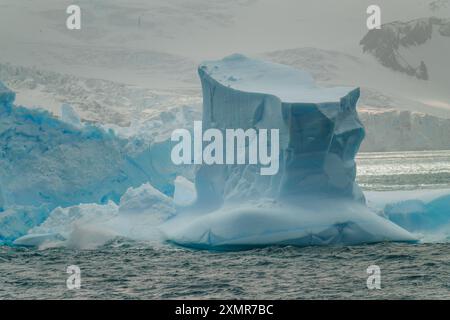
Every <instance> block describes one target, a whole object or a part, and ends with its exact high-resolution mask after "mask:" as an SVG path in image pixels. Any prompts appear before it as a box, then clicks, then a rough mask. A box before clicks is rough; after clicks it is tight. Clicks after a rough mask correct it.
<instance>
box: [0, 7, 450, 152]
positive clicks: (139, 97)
mask: <svg viewBox="0 0 450 320" xmlns="http://www.w3.org/2000/svg"><path fill="white" fill-rule="evenodd" d="M77 3H78V4H79V5H80V7H81V9H82V29H81V30H75V31H73V30H72V31H71V30H67V29H66V27H65V19H66V17H67V14H66V13H65V10H66V8H67V6H68V5H69V4H72V3H71V1H59V0H41V1H39V4H37V3H30V2H23V1H11V0H0V16H1V19H0V43H2V49H1V52H0V81H4V82H5V83H6V84H7V85H8V86H9V87H10V88H11V89H13V90H14V91H15V92H17V100H16V101H17V103H19V104H22V105H25V106H30V107H32V106H40V107H42V108H45V109H48V110H50V111H51V112H52V113H54V114H56V115H59V110H60V105H61V104H62V103H69V104H71V105H72V106H73V107H74V109H75V110H76V112H77V113H78V114H79V115H80V116H81V118H82V119H84V120H87V121H95V122H99V123H102V124H108V125H119V126H122V127H126V126H129V125H131V124H132V123H133V125H137V126H138V127H139V128H141V129H142V128H145V127H148V126H149V123H150V121H149V120H150V119H156V118H160V117H167V116H168V115H170V114H177V112H175V111H174V112H173V109H176V110H178V109H179V108H180V107H182V106H187V109H186V110H189V111H188V112H191V113H193V114H194V117H195V116H198V115H199V114H200V112H201V111H200V110H201V109H200V106H201V95H200V83H199V80H198V77H197V73H196V67H197V65H198V63H200V61H202V60H205V59H208V58H219V57H223V56H225V55H227V54H230V53H233V52H241V53H244V54H247V55H250V56H256V57H263V58H264V59H267V60H271V61H274V62H279V63H283V64H287V65H290V66H293V67H297V68H301V69H305V70H306V71H309V72H310V73H311V74H312V75H313V76H314V78H315V80H316V81H317V82H318V83H319V84H320V85H324V86H335V85H345V86H358V87H361V99H360V102H359V106H358V110H359V111H360V112H361V113H362V116H361V117H362V118H363V120H364V119H366V120H365V121H366V124H367V126H368V132H369V133H370V134H371V135H372V134H373V135H375V137H374V139H372V141H373V142H372V143H370V145H368V144H367V142H366V144H365V145H363V150H384V149H386V150H395V149H398V148H401V149H404V148H411V149H421V148H423V149H432V148H443V147H445V146H446V144H445V141H447V140H450V139H447V138H448V137H447V136H445V135H443V133H445V131H444V132H441V131H433V130H431V131H430V132H426V131H423V130H426V128H432V127H433V123H442V125H441V126H444V127H445V124H446V121H445V120H436V119H438V118H439V119H449V118H450V90H448V83H449V77H450V76H449V72H448V67H447V66H448V61H447V60H448V56H449V53H450V48H449V44H450V38H449V37H448V36H446V35H447V34H448V30H447V28H448V27H446V26H447V25H448V24H447V23H448V19H449V18H450V6H449V4H448V1H446V0H437V1H436V0H434V1H422V0H397V1H389V0H380V1H378V4H379V5H380V7H381V10H382V22H383V28H382V29H381V30H380V32H378V33H377V32H368V30H367V27H366V23H365V22H366V18H367V14H366V8H367V6H368V5H369V4H372V3H371V1H368V0H367V1H365V0H363V1H360V0H344V1H341V2H340V3H341V5H340V6H336V4H335V1H333V0H323V1H312V0H303V1H298V0H283V1H276V2H275V1H262V0H233V1H227V2H226V3H224V2H223V1H218V0H214V1H204V0H167V1H166V0H164V1H163V0H152V1H145V0H132V1H127V2H126V3H124V2H123V1H119V0H108V1H107V0H97V1H88V0H80V1H78V2H77ZM423 17H426V18H423ZM432 17H434V18H432ZM446 21H447V22H446ZM430 25H431V29H432V30H431V33H426V32H429V31H430ZM424 32H425V37H424V38H423V39H426V41H423V39H422V38H421V35H422V34H423V33H424ZM411 34H412V35H411ZM392 35H396V36H395V37H394V38H395V39H397V40H395V41H394V44H392V46H391V47H388V48H387V49H386V50H387V51H388V52H392V50H394V49H395V48H396V45H395V43H397V42H398V49H395V53H394V55H393V57H394V61H397V62H398V63H399V64H400V66H403V67H405V68H406V70H414V74H413V75H412V76H411V75H408V74H407V73H405V72H399V71H395V70H393V69H392V68H389V67H386V66H384V65H383V64H382V63H380V61H381V62H383V61H387V62H385V64H386V63H388V62H389V54H387V55H386V56H387V57H388V58H386V57H385V56H384V55H383V54H382V53H383V50H381V53H379V52H380V49H379V47H380V46H381V47H383V45H384V42H385V41H387V42H389V39H390V37H391V36H392ZM416 38H417V39H416ZM362 39H363V41H362ZM364 39H365V40H364ZM368 39H369V40H370V39H375V40H371V41H369V40H368ZM360 41H362V43H363V45H361V44H360ZM419 43H420V44H419ZM377 48H378V49H377ZM393 48H394V49H393ZM364 50H365V53H364ZM380 57H381V58H380ZM399 57H402V59H400V58H399ZM380 59H382V60H380ZM403 59H404V60H405V61H407V64H404V63H403ZM421 61H423V62H424V63H423V65H424V67H423V68H421V69H422V70H426V72H425V71H419V69H420V65H421ZM402 63H403V64H402ZM394 65H395V62H394ZM408 66H410V68H408ZM409 72H410V73H411V71H409ZM417 72H419V73H417ZM420 72H422V73H420ZM416 73H417V74H416ZM425 74H427V75H428V80H422V79H419V78H423V76H421V75H425ZM417 75H419V78H418V77H417ZM405 112H406V113H405ZM400 114H402V115H403V116H401V117H403V118H401V119H400ZM405 114H409V115H408V116H407V117H406V118H407V119H420V123H422V122H425V123H429V125H426V126H422V127H421V126H416V125H415V124H414V123H418V122H419V120H417V121H413V120H411V121H412V122H411V123H410V124H407V125H406V124H405V123H406V122H405V118H404V117H405ZM423 114H426V115H427V116H423ZM169 117H170V116H169ZM384 118H385V119H388V120H389V121H382V120H381V119H384ZM378 119H379V120H380V121H378ZM431 119H433V120H431ZM388 122H390V124H389V126H391V125H394V126H402V127H398V130H395V129H392V134H393V135H392V136H391V137H392V139H390V141H391V140H393V141H392V142H390V143H389V147H387V146H386V147H384V146H382V145H380V144H381V143H382V141H383V139H381V137H382V132H386V131H387V129H390V127H389V128H386V126H387V124H386V123H388ZM177 124H178V123H177ZM186 125H188V124H186ZM408 128H411V129H408ZM415 129H417V130H419V131H418V133H417V135H418V136H421V137H427V138H426V139H416V140H414V139H413V138H411V139H405V138H404V136H405V134H404V133H402V134H400V132H405V130H411V132H409V133H408V134H407V136H408V137H409V136H410V137H414V130H415ZM420 130H422V131H420ZM132 131H133V130H131V129H130V130H128V132H132ZM437 132H438V133H437ZM435 134H437V136H435ZM400 135H402V137H403V138H401V137H400ZM369 138H370V137H369ZM413 140H414V141H413ZM374 141H379V142H377V143H375V142H374ZM419 141H421V142H420V143H419Z"/></svg>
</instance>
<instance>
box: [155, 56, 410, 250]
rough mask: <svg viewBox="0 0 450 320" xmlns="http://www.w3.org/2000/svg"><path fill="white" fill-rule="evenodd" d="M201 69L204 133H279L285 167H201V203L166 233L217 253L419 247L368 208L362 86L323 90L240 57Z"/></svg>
mask: <svg viewBox="0 0 450 320" xmlns="http://www.w3.org/2000/svg"><path fill="white" fill-rule="evenodd" d="M198 72H199V75H200V79H201V83H202V89H203V127H204V128H203V129H209V128H215V129H219V130H221V131H222V132H225V130H226V129H239V128H240V129H243V130H247V129H251V128H253V129H255V130H259V129H273V128H276V129H278V130H279V135H280V155H279V157H280V159H279V163H280V170H279V171H278V173H277V174H275V175H272V176H262V175H260V174H259V172H260V170H259V169H260V165H258V164H257V165H255V164H252V165H201V166H200V168H199V170H198V172H197V176H196V180H195V187H196V191H197V200H196V203H195V204H194V205H193V206H191V207H189V208H186V209H185V210H184V212H182V213H180V214H179V215H177V216H176V217H175V218H173V219H171V220H169V221H168V222H167V223H166V224H165V225H164V226H163V227H162V228H163V230H164V232H165V233H166V235H167V238H168V239H169V240H170V241H173V242H175V243H178V244H182V245H186V246H192V247H201V248H217V249H227V248H236V247H246V246H258V245H268V244H292V245H321V244H333V243H335V244H336V243H339V244H355V243H365V242H378V241H385V240H392V241H414V237H413V236H412V235H411V234H410V233H409V232H407V231H406V230H404V229H402V228H400V227H398V226H396V225H394V224H393V223H392V222H390V221H388V220H387V219H384V218H382V217H380V216H378V215H377V214H376V213H374V212H372V211H371V210H369V209H368V208H367V207H366V206H365V198H364V195H363V193H362V191H361V190H360V188H359V186H358V185H357V184H356V183H355V176H356V165H355V155H356V153H357V151H358V149H359V146H360V144H361V141H362V140H363V138H364V128H363V125H362V124H361V122H360V121H359V119H358V115H357V112H356V102H357V100H358V98H359V89H358V88H347V87H336V88H319V87H317V86H316V85H315V83H314V81H313V79H312V78H311V77H310V75H309V74H307V73H305V72H302V71H300V70H296V69H292V68H289V67H287V66H283V65H278V64H273V63H267V62H264V61H259V60H253V59H249V58H247V57H245V56H243V55H239V54H235V55H231V56H229V57H226V58H224V59H223V60H220V61H209V62H205V63H203V64H201V65H200V67H199V69H198Z"/></svg>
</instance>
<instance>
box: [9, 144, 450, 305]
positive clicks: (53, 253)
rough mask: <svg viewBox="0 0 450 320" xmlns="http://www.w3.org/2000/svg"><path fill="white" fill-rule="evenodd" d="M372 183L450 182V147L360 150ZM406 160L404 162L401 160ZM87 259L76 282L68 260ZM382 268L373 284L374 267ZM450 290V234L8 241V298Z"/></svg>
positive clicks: (418, 294)
mask: <svg viewBox="0 0 450 320" xmlns="http://www.w3.org/2000/svg"><path fill="white" fill-rule="evenodd" d="M358 161H359V163H360V168H359V170H358V172H359V177H358V179H359V182H360V183H361V184H362V185H363V186H364V187H365V188H366V189H370V190H385V189H391V190H392V189H394V190H399V189H402V190H405V189H414V188H415V189H417V188H418V187H421V188H434V187H435V188H442V187H449V186H450V179H440V178H436V177H441V176H445V175H447V177H448V175H449V174H450V152H434V153H433V152H427V153H383V154H382V153H377V154H372V155H369V154H362V155H361V156H360V157H359V160H358ZM399 166H400V167H401V169H400V168H399ZM73 264H74V265H77V266H79V267H80V269H81V281H82V282H81V289H79V290H68V289H67V287H66V279H67V277H68V274H67V273H66V268H67V266H69V265H73ZM374 264H375V265H378V266H379V267H380V269H381V289H380V290H368V289H367V286H366V280H367V277H368V274H367V273H366V269H367V267H368V266H370V265H374ZM15 298H20V299H22V298H31V299H47V298H64V299H73V298H75V299H85V298H95V299H119V298H120V299H122V298H125V299H127V298H130V299H159V298H183V299H184V298H221V299H228V298H230V299H231V298H238V299H241V298H249V299H311V298H318V299H331V298H336V299H344V298H352V299H366V298H367V299H376V298H383V299H397V298H400V299H425V298H427V299H437V298H441V299H450V243H444V244H418V245H411V244H396V243H381V244H376V245H363V246H352V247H308V248H294V247H269V248H264V249H255V250H248V251H241V252H227V253H218V252H208V251H193V250H189V249H184V248H178V247H174V246H171V245H165V244H159V245H156V246H155V245H149V244H145V243H138V242H132V241H128V240H125V239H117V240H115V241H113V242H110V243H108V244H107V245H105V246H103V247H101V248H99V249H96V250H85V251H74V250H71V249H66V248H55V249H47V250H42V251H39V250H35V249H28V248H11V247H0V299H15Z"/></svg>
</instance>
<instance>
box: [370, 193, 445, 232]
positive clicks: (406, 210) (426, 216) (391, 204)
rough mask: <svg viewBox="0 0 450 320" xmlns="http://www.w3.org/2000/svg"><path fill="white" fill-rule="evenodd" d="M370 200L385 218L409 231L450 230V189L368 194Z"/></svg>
mask: <svg viewBox="0 0 450 320" xmlns="http://www.w3.org/2000/svg"><path fill="white" fill-rule="evenodd" d="M367 200H368V203H369V205H371V206H373V207H375V208H376V209H377V210H378V211H379V212H380V213H381V214H382V215H384V216H385V217H386V218H388V219H389V220H390V221H392V222H394V223H396V224H397V225H399V226H401V227H403V228H405V229H406V230H408V231H411V232H419V233H428V234H429V233H436V232H437V231H439V230H444V229H448V230H450V190H448V189H447V190H417V191H393V192H392V191H391V192H369V193H367ZM449 234H450V233H449ZM434 239H437V238H436V237H435V238H434Z"/></svg>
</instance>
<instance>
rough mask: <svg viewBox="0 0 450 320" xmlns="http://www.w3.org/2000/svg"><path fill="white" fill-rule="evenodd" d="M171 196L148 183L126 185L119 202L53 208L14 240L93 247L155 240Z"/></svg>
mask: <svg viewBox="0 0 450 320" xmlns="http://www.w3.org/2000/svg"><path fill="white" fill-rule="evenodd" d="M174 213H175V207H174V205H173V201H172V199H171V198H169V197H167V196H166V195H164V194H162V193H161V192H160V191H158V190H156V189H155V188H154V187H153V186H151V185H150V184H143V185H142V186H140V187H138V188H129V189H128V190H127V192H126V193H125V194H124V195H123V196H122V198H121V200H120V204H119V205H116V204H115V203H114V202H112V201H110V202H108V203H107V204H105V205H100V204H80V205H78V206H72V207H68V208H56V209H55V210H53V211H52V212H51V214H50V216H49V217H48V219H47V220H46V221H45V222H44V223H42V224H41V225H40V226H38V227H35V228H33V229H31V230H30V231H29V233H28V234H27V235H25V236H23V237H20V238H18V239H17V240H16V241H14V244H16V245H22V246H36V247H44V248H45V247H49V246H67V247H73V248H79V249H93V248H96V247H98V246H101V245H103V244H104V243H106V242H108V241H110V240H112V239H114V238H116V237H126V238H130V239H134V240H146V241H152V240H159V239H160V238H161V236H160V233H159V231H158V229H157V227H158V226H159V225H160V224H161V223H163V222H164V221H166V220H167V219H169V218H170V217H172V216H173V215H174Z"/></svg>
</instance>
